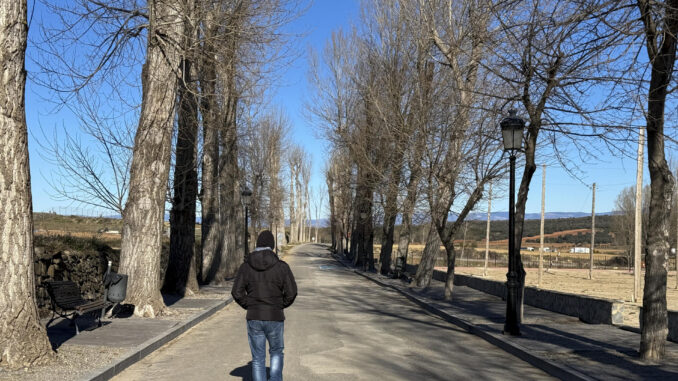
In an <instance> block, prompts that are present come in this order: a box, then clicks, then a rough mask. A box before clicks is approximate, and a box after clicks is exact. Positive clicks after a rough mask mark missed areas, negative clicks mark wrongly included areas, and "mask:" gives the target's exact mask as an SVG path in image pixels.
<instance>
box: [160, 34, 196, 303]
mask: <svg viewBox="0 0 678 381" xmlns="http://www.w3.org/2000/svg"><path fill="white" fill-rule="evenodd" d="M186 45H188V44H186ZM191 66H192V65H191V60H190V59H184V62H183V65H182V68H181V69H182V73H183V80H182V81H181V82H180V86H179V118H178V120H179V123H178V131H177V143H176V164H175V167H174V186H173V188H174V192H173V193H174V197H173V199H172V210H171V211H170V253H169V261H168V263H167V271H166V273H165V284H164V287H163V289H165V290H166V291H167V292H171V293H174V294H178V295H185V294H186V293H188V294H189V295H190V294H192V293H194V292H196V291H197V290H198V282H197V277H196V270H195V205H196V199H197V196H198V172H197V171H196V149H197V143H198V100H197V97H196V92H197V86H195V83H194V82H193V81H192V79H191Z"/></svg>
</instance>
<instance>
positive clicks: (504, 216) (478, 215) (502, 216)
mask: <svg viewBox="0 0 678 381" xmlns="http://www.w3.org/2000/svg"><path fill="white" fill-rule="evenodd" d="M615 213H616V212H600V213H596V215H597V216H611V215H614V214H615ZM589 216H591V213H586V212H547V213H544V219H547V220H554V219H557V218H579V217H589ZM106 218H116V219H119V218H121V217H120V216H119V215H111V216H106ZM540 218H541V213H526V214H525V219H526V220H538V219H540ZM423 219H424V218H423V216H416V217H415V220H419V221H421V220H423ZM454 219H455V216H454V215H453V214H450V217H449V221H454ZM467 220H470V221H485V220H487V213H484V212H474V213H469V215H468V217H467ZM490 220H491V221H504V220H508V211H506V212H492V213H491V214H490ZM165 221H169V214H165ZM201 221H202V219H201V218H200V216H197V218H196V222H197V223H201ZM316 221H317V222H318V226H319V227H328V226H330V219H329V218H321V219H319V220H311V226H313V227H315V226H316ZM400 222H401V220H400V216H398V220H397V221H396V224H400ZM289 223H290V220H285V225H289Z"/></svg>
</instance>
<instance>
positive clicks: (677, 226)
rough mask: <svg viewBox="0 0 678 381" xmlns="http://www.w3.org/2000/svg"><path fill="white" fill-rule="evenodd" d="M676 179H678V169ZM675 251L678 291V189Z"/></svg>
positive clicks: (677, 189) (677, 194)
mask: <svg viewBox="0 0 678 381" xmlns="http://www.w3.org/2000/svg"><path fill="white" fill-rule="evenodd" d="M676 178H677V179H678V169H676ZM490 186H491V185H490ZM490 189H491V188H490ZM675 249H676V290H678V187H676V247H675Z"/></svg>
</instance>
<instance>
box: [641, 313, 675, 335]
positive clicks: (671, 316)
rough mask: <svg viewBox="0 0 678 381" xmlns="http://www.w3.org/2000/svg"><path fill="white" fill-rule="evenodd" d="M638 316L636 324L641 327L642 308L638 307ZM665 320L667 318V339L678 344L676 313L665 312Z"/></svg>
mask: <svg viewBox="0 0 678 381" xmlns="http://www.w3.org/2000/svg"><path fill="white" fill-rule="evenodd" d="M638 310H639V312H640V313H639V314H638V322H639V324H640V326H641V327H642V325H643V307H639V308H638ZM667 318H668V324H669V334H668V335H667V339H668V340H671V341H673V342H676V343H678V311H671V310H668V311H667Z"/></svg>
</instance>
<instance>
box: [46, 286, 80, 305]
mask: <svg viewBox="0 0 678 381" xmlns="http://www.w3.org/2000/svg"><path fill="white" fill-rule="evenodd" d="M45 284H46V285H47V292H48V293H49V295H50V297H51V298H52V300H53V301H54V304H56V305H57V307H59V308H61V309H64V310H72V309H74V308H75V307H77V306H79V305H81V304H83V303H87V301H86V300H85V299H83V298H82V296H80V288H78V285H77V284H75V283H74V282H72V281H70V280H61V281H57V280H55V281H49V282H45Z"/></svg>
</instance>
